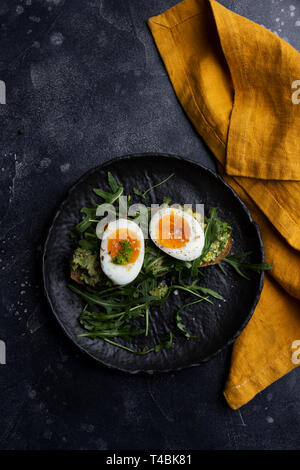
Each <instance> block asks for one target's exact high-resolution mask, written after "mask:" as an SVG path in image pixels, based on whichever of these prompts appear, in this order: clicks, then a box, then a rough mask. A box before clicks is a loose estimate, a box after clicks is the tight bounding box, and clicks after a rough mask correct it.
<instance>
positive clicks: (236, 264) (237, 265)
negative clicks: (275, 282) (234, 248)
mask: <svg viewBox="0 0 300 470" xmlns="http://www.w3.org/2000/svg"><path fill="white" fill-rule="evenodd" d="M250 253H251V252H246V253H238V254H235V255H231V256H227V258H224V259H223V260H222V261H224V262H225V263H227V264H229V265H230V266H231V267H232V268H233V269H234V270H235V271H236V272H237V273H238V274H239V275H240V276H242V277H243V278H245V279H249V277H247V276H246V274H244V273H243V272H242V271H241V268H244V269H249V270H250V271H255V272H257V273H259V272H261V271H267V270H270V269H272V268H273V265H272V264H267V263H250V262H247V261H243V260H244V259H245V258H247V256H248V255H249V254H250Z"/></svg>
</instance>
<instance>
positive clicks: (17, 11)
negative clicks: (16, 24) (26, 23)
mask: <svg viewBox="0 0 300 470" xmlns="http://www.w3.org/2000/svg"><path fill="white" fill-rule="evenodd" d="M23 12H24V8H23V7H22V5H18V6H17V8H16V13H17V14H18V15H22V13H23Z"/></svg>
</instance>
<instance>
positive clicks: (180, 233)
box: [156, 213, 191, 249]
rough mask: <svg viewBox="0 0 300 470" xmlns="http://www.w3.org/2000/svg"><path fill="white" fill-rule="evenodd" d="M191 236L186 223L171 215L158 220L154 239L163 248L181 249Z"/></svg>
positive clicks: (175, 215) (177, 216) (178, 216)
mask: <svg viewBox="0 0 300 470" xmlns="http://www.w3.org/2000/svg"><path fill="white" fill-rule="evenodd" d="M190 236H191V229H190V226H189V224H188V222H187V221H186V220H185V219H184V218H183V217H181V216H180V215H177V214H174V213H171V214H167V215H164V216H163V217H162V218H161V219H159V223H158V228H157V231H156V238H157V240H158V242H159V243H160V244H161V245H162V246H164V247H165V248H172V249H176V248H181V247H183V246H185V245H186V244H187V242H188V241H189V239H190Z"/></svg>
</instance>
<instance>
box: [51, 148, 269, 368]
mask: <svg viewBox="0 0 300 470" xmlns="http://www.w3.org/2000/svg"><path fill="white" fill-rule="evenodd" d="M148 157H160V158H165V159H167V158H173V159H176V160H178V161H184V162H187V163H189V164H192V165H195V166H196V167H198V168H200V169H201V170H204V171H205V172H208V173H209V174H210V175H211V176H212V177H213V178H215V179H216V180H218V181H219V182H220V183H221V184H222V185H225V187H227V189H228V190H229V191H230V192H231V193H232V196H233V197H234V198H235V199H236V200H237V201H238V202H239V204H240V205H241V206H242V208H243V210H244V212H245V214H246V215H247V218H248V220H249V223H250V224H251V225H252V226H253V228H254V230H255V232H256V235H257V238H258V241H259V246H260V251H261V257H262V262H264V261H265V250H264V245H263V241H262V237H261V233H260V229H259V227H258V225H257V223H256V222H255V221H254V220H253V218H252V215H251V213H250V211H249V209H248V207H247V206H246V204H245V203H244V202H243V201H242V199H241V198H240V197H239V196H238V194H237V193H236V192H235V191H234V190H233V188H232V187H231V186H230V185H229V184H228V183H227V182H226V181H224V180H223V178H221V176H220V175H219V174H217V173H215V172H214V171H213V170H211V169H210V168H208V167H206V166H205V165H202V164H201V163H199V162H197V161H196V160H193V159H191V158H187V157H182V156H180V155H176V154H172V153H160V152H142V153H132V154H125V155H120V156H117V157H114V158H111V159H109V160H107V161H105V162H103V163H102V164H100V165H96V166H94V167H93V168H91V169H89V170H87V171H86V172H85V173H84V174H83V175H81V176H80V177H79V178H78V179H77V180H76V181H75V182H74V183H73V184H72V186H71V187H70V188H69V189H68V190H67V192H66V194H65V196H64V197H63V200H62V201H61V203H60V204H59V205H58V209H57V210H56V212H55V215H54V217H53V219H51V220H52V222H51V224H50V227H49V229H48V232H47V236H46V240H45V242H44V247H43V255H42V279H43V287H44V293H45V296H46V299H47V302H48V305H49V307H50V310H51V312H52V314H53V315H54V317H55V319H56V321H57V322H58V324H59V325H60V327H61V328H62V330H63V332H64V334H65V335H66V336H67V337H68V339H69V340H70V341H71V342H72V343H73V345H75V346H76V348H78V349H79V350H80V352H81V353H83V354H84V355H85V356H88V357H89V358H91V359H92V360H93V361H95V362H97V363H98V364H100V365H102V366H105V367H106V368H108V369H111V370H115V371H120V372H125V373H127V374H150V375H151V374H154V373H155V374H164V373H168V372H175V371H180V370H184V369H189V368H191V367H197V366H200V365H201V364H204V363H205V362H207V361H209V360H211V359H213V358H214V357H215V356H217V355H218V354H220V353H221V352H222V351H224V350H225V349H227V348H228V347H229V346H231V345H232V344H233V343H234V341H235V340H236V339H237V338H238V337H239V336H240V334H241V333H242V331H243V330H244V329H245V328H246V326H247V324H248V323H249V321H250V319H251V317H252V315H253V313H254V311H255V308H256V306H257V304H258V301H259V299H260V296H261V292H262V289H263V286H264V271H261V273H260V279H259V285H258V290H257V293H256V295H255V297H254V299H253V303H252V307H251V308H250V310H249V313H248V315H247V317H246V318H245V320H244V321H243V323H242V325H241V326H240V328H239V329H238V330H237V331H236V333H235V334H234V335H233V336H232V337H231V338H230V339H229V340H228V341H227V342H226V343H225V344H224V345H223V346H221V347H220V348H219V349H218V350H217V351H215V352H213V353H212V354H210V355H209V356H207V357H205V358H204V359H201V360H199V361H198V362H193V363H191V364H187V365H183V366H180V367H175V368H169V369H164V370H160V369H146V370H143V369H135V370H128V369H125V368H122V367H118V366H115V365H112V364H111V363H109V362H107V361H105V360H102V359H100V358H98V357H95V356H94V355H93V354H92V353H91V352H89V351H87V350H86V349H85V348H84V347H83V346H82V345H81V344H79V343H77V342H75V341H74V338H73V337H72V336H71V334H70V333H69V331H68V329H67V328H66V327H65V325H64V323H63V322H62V321H61V319H60V318H59V316H58V315H57V314H56V312H55V308H54V305H53V303H52V300H51V296H50V293H49V291H48V288H47V268H46V256H47V249H48V244H49V241H50V238H51V235H52V232H53V231H54V226H55V223H56V220H57V219H58V217H59V216H60V214H61V212H62V211H63V209H64V206H65V205H66V204H67V200H68V198H69V196H70V195H71V194H72V193H73V192H74V191H75V190H76V189H77V187H78V186H79V185H80V184H81V183H82V182H83V181H84V180H85V179H86V178H87V177H88V176H89V175H92V174H93V173H95V172H96V171H99V170H103V169H105V167H106V166H109V165H111V164H115V163H118V161H121V160H126V159H142V158H148Z"/></svg>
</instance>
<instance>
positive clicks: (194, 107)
mask: <svg viewBox="0 0 300 470" xmlns="http://www.w3.org/2000/svg"><path fill="white" fill-rule="evenodd" d="M149 27H150V29H151V32H152V34H153V37H154V40H155V43H156V45H157V47H158V50H159V52H160V54H161V57H162V59H163V61H164V63H165V66H166V68H167V71H168V74H169V77H170V79H171V82H172V85H173V87H174V90H175V92H176V94H177V97H178V99H179V100H180V102H181V104H182V106H183V108H184V109H185V111H186V113H187V115H188V117H189V118H190V119H191V121H192V122H193V124H194V126H195V128H196V129H197V131H198V132H199V134H201V136H202V137H203V138H204V140H205V141H206V143H207V144H208V146H209V147H210V149H211V150H212V151H213V152H214V154H215V156H216V158H217V160H218V162H219V171H220V173H221V174H222V176H223V178H224V179H225V180H226V181H227V182H228V183H229V184H230V185H231V186H232V187H233V189H234V190H235V191H236V192H237V193H238V195H239V196H240V197H241V199H243V200H244V202H245V203H246V205H247V206H248V208H249V209H250V211H251V213H252V216H253V218H254V219H255V220H256V222H257V223H258V225H259V227H260V230H261V233H262V237H263V241H264V245H265V250H266V261H267V262H268V263H272V264H273V265H274V268H273V270H272V271H270V272H269V273H267V274H266V276H265V285H264V288H263V291H262V295H261V298H260V301H259V303H258V305H257V307H256V310H255V312H254V315H253V317H252V318H251V320H250V322H249V324H248V326H247V327H246V328H245V330H244V331H243V333H242V334H241V335H240V337H239V338H238V339H237V341H236V342H235V344H234V348H233V354H232V362H231V369H230V374H229V377H228V380H227V383H226V387H225V391H224V394H225V397H226V400H227V402H228V404H229V405H230V406H231V407H232V408H234V409H237V408H239V407H240V406H242V405H244V404H245V403H247V402H248V401H249V400H251V399H252V398H253V397H254V396H255V395H256V394H257V393H258V392H260V391H261V390H263V389H264V388H266V387H267V386H268V385H270V384H271V383H272V382H274V381H275V380H277V379H278V378H280V377H282V376H283V375H284V374H286V373H287V372H289V371H291V370H292V369H293V368H294V367H296V366H295V364H293V362H292V360H291V354H292V350H291V346H292V343H293V341H295V340H297V339H300V251H299V250H300V151H299V144H298V145H297V143H298V142H299V135H300V132H299V129H300V105H297V104H293V102H292V94H293V92H294V91H295V90H293V88H292V84H293V82H294V81H296V80H300V54H299V53H298V52H297V51H296V50H295V49H294V48H293V47H291V46H290V45H289V44H287V43H286V42H285V41H283V40H281V39H280V38H279V37H277V36H276V35H275V34H273V33H271V32H270V31H268V30H266V29H265V28H263V27H262V26H259V25H257V24H255V23H253V22H252V21H250V20H248V19H246V18H243V17H242V16H239V15H237V14H235V13H233V12H231V11H230V10H228V9H226V8H224V7H223V6H222V5H220V4H219V3H217V2H215V1H209V0H185V1H183V2H181V3H179V4H178V5H176V6H175V7H173V8H171V9H170V10H168V11H167V12H165V13H162V14H161V15H159V16H156V17H153V18H150V20H149Z"/></svg>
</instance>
